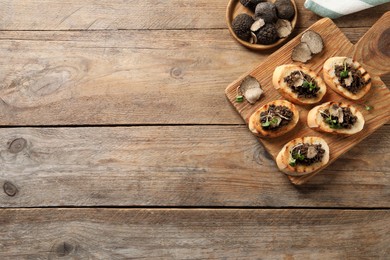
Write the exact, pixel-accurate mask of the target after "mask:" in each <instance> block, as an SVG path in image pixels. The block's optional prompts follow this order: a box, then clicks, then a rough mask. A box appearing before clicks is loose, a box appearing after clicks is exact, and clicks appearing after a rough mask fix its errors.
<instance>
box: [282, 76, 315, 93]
mask: <svg viewBox="0 0 390 260" xmlns="http://www.w3.org/2000/svg"><path fill="white" fill-rule="evenodd" d="M284 82H286V83H287V86H288V87H290V88H291V91H292V92H293V93H296V94H297V95H298V97H299V98H315V97H317V94H318V91H319V90H320V88H319V87H318V85H317V82H316V81H315V80H314V79H313V78H312V77H310V76H309V75H307V74H306V73H304V72H302V71H300V70H296V71H293V72H292V73H291V74H290V75H289V76H287V77H285V78H284Z"/></svg>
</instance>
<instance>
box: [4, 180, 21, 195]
mask: <svg viewBox="0 0 390 260" xmlns="http://www.w3.org/2000/svg"><path fill="white" fill-rule="evenodd" d="M3 190H4V193H5V194H7V195H8V196H10V197H13V196H15V195H16V193H18V188H16V186H15V185H14V184H12V183H11V182H9V181H6V182H4V185H3Z"/></svg>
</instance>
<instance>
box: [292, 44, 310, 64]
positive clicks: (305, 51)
mask: <svg viewBox="0 0 390 260" xmlns="http://www.w3.org/2000/svg"><path fill="white" fill-rule="evenodd" d="M311 57H312V56H311V51H310V49H309V46H308V45H307V44H306V43H302V42H301V43H300V44H298V45H297V46H295V47H294V49H293V51H292V54H291V59H292V60H293V61H300V62H303V63H305V62H307V61H308V60H310V59H311Z"/></svg>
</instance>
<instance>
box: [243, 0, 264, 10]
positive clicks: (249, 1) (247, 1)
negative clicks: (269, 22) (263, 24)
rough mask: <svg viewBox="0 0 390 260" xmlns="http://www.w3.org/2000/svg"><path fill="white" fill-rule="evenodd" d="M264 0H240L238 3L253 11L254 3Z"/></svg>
mask: <svg viewBox="0 0 390 260" xmlns="http://www.w3.org/2000/svg"><path fill="white" fill-rule="evenodd" d="M266 1H267V0H240V3H241V4H242V5H243V6H245V7H246V8H248V9H250V10H251V11H252V12H254V11H255V9H256V5H258V4H259V3H262V2H266Z"/></svg>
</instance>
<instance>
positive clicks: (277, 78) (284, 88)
mask: <svg viewBox="0 0 390 260" xmlns="http://www.w3.org/2000/svg"><path fill="white" fill-rule="evenodd" d="M294 71H302V72H303V73H305V74H307V75H309V76H310V77H312V78H313V79H314V80H315V82H316V85H317V86H318V87H319V88H320V89H319V91H318V92H317V96H316V97H312V98H301V97H298V94H297V93H294V92H293V91H292V89H291V88H290V87H289V86H288V85H287V83H286V82H285V81H284V78H285V77H287V76H290V75H291V73H292V72H294ZM272 83H273V85H274V87H275V89H277V90H278V91H279V93H280V94H281V95H282V96H283V97H284V98H286V99H287V100H289V101H291V102H293V103H295V104H300V105H310V104H316V103H318V102H320V101H321V99H322V98H323V97H324V95H325V93H326V85H325V83H324V81H323V80H322V78H321V77H319V76H318V75H317V74H316V73H315V72H314V71H312V70H310V69H308V68H306V67H304V66H300V65H294V64H285V65H281V66H279V67H276V69H275V71H274V74H273V76H272Z"/></svg>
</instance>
